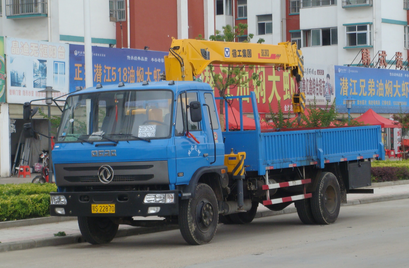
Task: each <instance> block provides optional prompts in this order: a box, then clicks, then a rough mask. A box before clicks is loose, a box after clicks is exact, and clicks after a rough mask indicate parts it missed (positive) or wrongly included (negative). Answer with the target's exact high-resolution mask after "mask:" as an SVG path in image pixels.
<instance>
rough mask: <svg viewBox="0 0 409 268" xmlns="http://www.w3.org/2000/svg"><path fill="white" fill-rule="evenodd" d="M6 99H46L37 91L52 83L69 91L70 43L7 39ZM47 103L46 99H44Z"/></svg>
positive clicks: (11, 101)
mask: <svg viewBox="0 0 409 268" xmlns="http://www.w3.org/2000/svg"><path fill="white" fill-rule="evenodd" d="M6 42H7V50H6V51H7V77H8V79H7V102H8V103H24V102H28V101H31V100H33V99H41V98H45V94H44V93H39V92H38V91H40V90H43V89H45V87H46V86H51V87H52V88H53V89H55V90H59V91H60V92H58V93H54V94H53V97H54V98H55V97H58V96H61V95H64V94H67V93H68V82H69V79H68V77H69V73H68V52H69V50H68V45H67V44H60V43H48V42H41V41H35V40H26V39H16V38H7V41H6ZM44 103H45V102H44Z"/></svg>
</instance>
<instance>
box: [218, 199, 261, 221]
mask: <svg viewBox="0 0 409 268" xmlns="http://www.w3.org/2000/svg"><path fill="white" fill-rule="evenodd" d="M257 208H258V202H253V203H252V206H251V209H250V210H249V211H247V212H240V213H236V214H230V215H226V216H224V217H227V218H228V219H229V220H230V223H227V224H248V223H250V222H252V221H253V220H254V217H255V216H256V213H257Z"/></svg>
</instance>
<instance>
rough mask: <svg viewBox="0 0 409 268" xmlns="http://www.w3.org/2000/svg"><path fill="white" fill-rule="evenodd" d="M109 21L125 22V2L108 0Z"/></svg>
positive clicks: (122, 0) (123, 0)
mask: <svg viewBox="0 0 409 268" xmlns="http://www.w3.org/2000/svg"><path fill="white" fill-rule="evenodd" d="M109 19H110V21H126V11H125V0H109Z"/></svg>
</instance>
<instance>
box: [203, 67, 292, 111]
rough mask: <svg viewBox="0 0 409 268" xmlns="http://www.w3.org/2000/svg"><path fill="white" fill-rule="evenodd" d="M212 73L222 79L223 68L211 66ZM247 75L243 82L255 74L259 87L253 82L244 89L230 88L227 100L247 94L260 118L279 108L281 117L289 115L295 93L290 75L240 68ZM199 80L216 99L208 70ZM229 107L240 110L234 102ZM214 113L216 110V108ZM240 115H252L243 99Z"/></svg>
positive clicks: (274, 71)
mask: <svg viewBox="0 0 409 268" xmlns="http://www.w3.org/2000/svg"><path fill="white" fill-rule="evenodd" d="M213 67H214V73H215V74H221V75H222V76H224V77H225V76H226V70H227V68H228V66H227V65H220V64H215V65H214V66H213ZM243 68H245V71H246V73H247V75H246V76H245V77H244V78H243V79H245V80H247V79H249V77H250V78H251V77H252V75H253V73H254V72H255V73H257V75H258V77H259V81H260V82H261V83H260V85H257V84H256V83H255V81H253V80H251V79H250V80H249V82H248V84H247V85H244V86H239V87H233V86H232V87H231V88H228V89H227V90H226V95H227V96H247V95H250V92H251V91H254V93H255V95H256V101H257V107H258V111H259V113H260V114H261V115H262V116H263V115H265V114H269V113H270V112H271V111H272V112H274V113H277V112H278V111H279V105H278V103H280V105H281V110H282V111H283V112H284V113H286V114H287V113H288V112H290V113H291V112H292V105H291V98H292V94H293V93H294V92H295V90H296V82H295V79H294V78H292V77H291V74H290V71H283V70H277V69H276V68H274V67H273V66H252V67H249V66H244V67H243ZM199 79H200V80H202V81H203V82H205V83H208V84H209V85H210V86H212V87H213V90H214V93H215V96H216V97H219V92H218V90H217V88H215V87H214V82H213V77H212V74H211V71H210V70H209V68H206V69H205V71H204V72H203V73H202V74H201V75H200V76H199ZM231 105H232V106H233V107H234V108H236V109H237V110H239V109H240V104H239V101H237V100H234V101H233V102H231ZM217 109H220V108H219V107H217ZM243 111H244V112H245V113H252V112H253V108H252V105H251V101H250V98H245V99H243Z"/></svg>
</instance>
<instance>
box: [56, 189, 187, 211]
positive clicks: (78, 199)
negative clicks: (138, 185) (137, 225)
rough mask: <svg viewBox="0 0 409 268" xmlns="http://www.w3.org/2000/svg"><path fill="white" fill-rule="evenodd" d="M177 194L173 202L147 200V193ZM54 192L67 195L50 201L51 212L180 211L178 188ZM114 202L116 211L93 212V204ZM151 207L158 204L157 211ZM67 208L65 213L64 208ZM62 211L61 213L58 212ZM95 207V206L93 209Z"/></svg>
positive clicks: (111, 203) (58, 194)
mask: <svg viewBox="0 0 409 268" xmlns="http://www.w3.org/2000/svg"><path fill="white" fill-rule="evenodd" d="M172 193H173V194H174V202H173V203H148V204H147V203H144V199H145V196H146V195H147V194H172ZM50 195H51V196H61V195H63V196H65V198H66V200H67V204H66V205H50V214H51V216H87V217H89V216H105V217H107V216H108V217H133V216H173V215H178V214H179V203H178V202H179V201H178V199H179V198H178V192H177V191H112V192H103V191H99V192H62V193H50ZM93 204H97V205H108V204H109V205H114V207H115V212H114V213H93V211H92V205H93ZM150 207H156V208H159V211H158V212H156V213H148V209H149V208H150ZM62 210H63V211H64V214H62V213H61V211H62ZM57 211H59V213H57ZM94 211H95V209H94ZM110 212H112V210H110Z"/></svg>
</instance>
